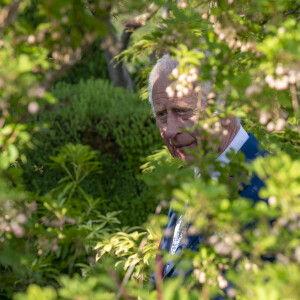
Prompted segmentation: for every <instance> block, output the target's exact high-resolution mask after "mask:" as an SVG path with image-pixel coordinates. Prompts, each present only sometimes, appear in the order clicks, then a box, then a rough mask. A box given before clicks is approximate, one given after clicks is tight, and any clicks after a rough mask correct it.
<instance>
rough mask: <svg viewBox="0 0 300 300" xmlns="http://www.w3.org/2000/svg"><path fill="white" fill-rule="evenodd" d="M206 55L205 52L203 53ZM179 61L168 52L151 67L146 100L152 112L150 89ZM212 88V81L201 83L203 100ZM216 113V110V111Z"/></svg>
mask: <svg viewBox="0 0 300 300" xmlns="http://www.w3.org/2000/svg"><path fill="white" fill-rule="evenodd" d="M205 54H206V55H208V54H207V53H205ZM178 64H179V62H178V61H177V60H176V59H171V58H170V54H165V55H163V56H162V57H161V58H160V59H159V60H158V61H157V63H156V65H155V66H154V67H153V69H152V71H151V73H150V75H149V80H148V100H149V103H150V105H151V109H152V113H153V114H154V115H155V110H154V105H153V97H152V90H153V85H154V83H155V81H156V80H157V78H158V77H159V75H165V76H168V75H169V74H170V73H171V72H172V71H173V70H174V69H175V68H176V67H177V66H178ZM211 88H212V82H211V81H206V82H203V83H202V84H201V94H202V95H201V98H202V100H203V101H204V102H206V101H207V96H208V94H209V93H210V91H211ZM217 101H218V102H220V101H221V99H220V98H217ZM216 113H217V112H216ZM235 120H236V122H237V124H240V118H237V117H235Z"/></svg>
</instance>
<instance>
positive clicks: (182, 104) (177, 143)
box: [152, 75, 200, 160]
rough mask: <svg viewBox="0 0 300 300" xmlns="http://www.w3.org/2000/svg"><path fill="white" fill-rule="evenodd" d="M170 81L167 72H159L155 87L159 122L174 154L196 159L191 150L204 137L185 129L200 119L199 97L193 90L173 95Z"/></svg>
mask: <svg viewBox="0 0 300 300" xmlns="http://www.w3.org/2000/svg"><path fill="white" fill-rule="evenodd" d="M169 84H170V81H169V80H168V76H167V75H159V77H158V79H157V80H156V81H155V83H154V85H153V89H152V99H153V106H154V111H155V115H156V124H157V127H158V130H159V132H160V135H161V137H162V139H163V141H164V143H165V144H166V146H167V147H168V149H169V151H170V153H171V155H172V156H173V157H176V158H179V159H182V160H193V156H192V155H189V154H188V153H187V151H186V150H187V149H191V148H194V147H196V146H197V145H198V142H199V140H200V137H199V134H197V133H195V132H192V133H189V132H186V131H183V129H188V128H190V127H192V126H194V125H195V124H196V123H197V121H198V111H199V109H200V107H198V102H199V101H198V97H197V95H196V93H190V94H188V95H183V96H182V97H181V98H178V97H177V95H176V93H175V95H174V96H172V97H169V96H168V94H167V93H166V88H167V87H168V86H169Z"/></svg>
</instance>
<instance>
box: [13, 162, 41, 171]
mask: <svg viewBox="0 0 300 300" xmlns="http://www.w3.org/2000/svg"><path fill="white" fill-rule="evenodd" d="M13 164H17V165H20V166H24V167H29V168H33V169H34V170H35V171H39V172H40V173H41V174H43V167H40V168H39V167H38V166H36V165H34V166H30V165H26V164H23V163H20V162H18V161H15V162H14V163H13Z"/></svg>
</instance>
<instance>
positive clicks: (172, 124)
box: [165, 113, 180, 139]
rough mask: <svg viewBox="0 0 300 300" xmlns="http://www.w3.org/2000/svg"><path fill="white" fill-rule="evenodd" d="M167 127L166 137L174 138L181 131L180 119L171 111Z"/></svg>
mask: <svg viewBox="0 0 300 300" xmlns="http://www.w3.org/2000/svg"><path fill="white" fill-rule="evenodd" d="M167 118H168V119H167V128H166V132H165V135H166V138H168V139H173V138H175V136H176V135H177V134H178V133H179V132H180V131H179V128H180V124H179V123H178V119H177V118H176V116H174V114H173V113H169V114H168V117H167Z"/></svg>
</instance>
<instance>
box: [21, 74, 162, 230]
mask: <svg viewBox="0 0 300 300" xmlns="http://www.w3.org/2000/svg"><path fill="white" fill-rule="evenodd" d="M53 94H54V96H55V97H56V98H58V99H59V102H58V104H56V105H55V106H53V107H45V108H44V109H43V110H42V111H41V113H40V114H39V115H38V116H37V117H36V118H35V119H34V120H33V121H34V122H36V124H39V125H40V126H41V127H42V128H41V130H40V131H39V132H37V133H36V134H35V135H34V138H33V144H34V150H32V149H28V150H27V152H26V156H27V160H28V164H31V165H38V166H44V168H45V173H44V176H39V175H37V174H34V173H33V172H32V171H31V170H30V169H25V170H24V176H23V177H24V181H25V183H26V187H27V189H29V190H31V191H35V192H37V191H38V192H40V193H41V194H44V193H46V192H47V191H49V190H51V189H52V188H53V187H54V186H56V183H57V181H58V179H59V178H61V177H62V173H60V172H57V171H53V170H50V169H49V168H47V166H46V163H47V162H48V161H49V156H51V155H55V154H56V153H57V150H56V148H57V147H60V146H63V145H65V144H67V143H69V142H70V143H74V144H76V143H82V144H86V145H90V146H91V147H92V148H93V149H95V150H98V154H99V157H98V158H99V159H100V161H101V163H102V169H103V173H102V174H99V175H94V176H93V177H91V176H90V177H89V178H87V179H86V180H84V182H83V183H82V185H83V186H84V188H85V189H86V191H87V192H88V193H89V194H91V195H92V196H94V197H99V196H101V197H102V198H105V199H106V200H107V201H106V202H105V203H104V204H103V205H101V207H98V208H97V209H98V210H99V211H100V212H101V213H106V212H108V211H114V210H121V211H122V213H121V214H120V216H119V218H120V220H121V223H122V224H123V225H137V224H141V223H142V222H143V221H145V220H146V217H147V215H148V214H149V213H150V212H153V211H154V209H155V203H154V201H153V199H152V197H151V194H150V191H149V190H148V189H147V188H146V186H145V184H144V183H143V182H142V181H141V180H140V179H138V176H139V173H140V169H139V167H140V164H141V159H142V158H143V157H145V156H147V155H148V154H149V153H151V152H152V151H153V150H154V149H157V148H158V147H160V145H161V141H160V137H159V135H158V132H157V129H156V126H155V124H154V120H153V119H152V118H151V116H150V109H149V106H148V104H147V103H145V102H142V101H141V100H140V99H139V97H138V95H137V94H135V93H132V92H128V91H126V90H123V89H121V88H115V87H113V86H112V85H111V84H110V83H109V82H107V81H103V80H100V79H98V80H94V79H90V80H88V81H81V82H80V83H79V84H75V85H71V84H67V83H58V84H57V85H56V86H55V88H54V89H53ZM44 124H49V126H50V127H49V128H47V127H46V126H45V125H44Z"/></svg>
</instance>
